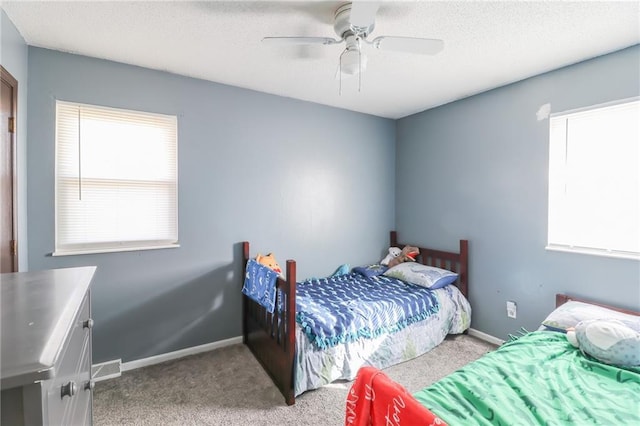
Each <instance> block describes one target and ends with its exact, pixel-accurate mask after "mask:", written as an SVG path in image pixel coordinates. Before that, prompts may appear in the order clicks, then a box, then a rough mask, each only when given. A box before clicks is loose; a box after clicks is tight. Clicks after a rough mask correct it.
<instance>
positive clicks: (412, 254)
mask: <svg viewBox="0 0 640 426" xmlns="http://www.w3.org/2000/svg"><path fill="white" fill-rule="evenodd" d="M419 254H420V250H419V249H418V247H413V246H404V248H403V249H402V251H401V252H400V255H399V256H397V257H394V258H393V259H391V260H390V261H389V268H392V267H394V266H396V265H399V264H401V263H402V262H415V261H416V257H418V255H419Z"/></svg>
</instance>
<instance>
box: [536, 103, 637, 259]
mask: <svg viewBox="0 0 640 426" xmlns="http://www.w3.org/2000/svg"><path fill="white" fill-rule="evenodd" d="M639 126H640V102H639V101H638V100H637V99H634V100H632V101H624V102H622V103H618V104H614V105H606V106H601V107H596V108H590V109H588V110H581V111H575V112H570V113H563V114H558V115H553V116H552V117H551V119H550V139H549V140H550V146H549V229H548V248H550V249H558V250H567V251H579V252H584V253H592V254H600V255H609V256H616V257H627V258H640V129H639Z"/></svg>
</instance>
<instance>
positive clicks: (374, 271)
mask: <svg viewBox="0 0 640 426" xmlns="http://www.w3.org/2000/svg"><path fill="white" fill-rule="evenodd" d="M387 269H389V268H388V267H386V266H384V265H381V264H379V263H374V264H372V265H364V266H356V267H355V268H353V272H357V273H358V274H360V275H364V276H365V277H377V276H378V275H382V274H383V273H384V272H385V271H386V270H387Z"/></svg>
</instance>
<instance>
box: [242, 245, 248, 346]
mask: <svg viewBox="0 0 640 426" xmlns="http://www.w3.org/2000/svg"><path fill="white" fill-rule="evenodd" d="M248 261H249V241H243V242H242V275H241V279H240V282H241V283H242V286H244V275H245V271H246V270H247V262H248ZM240 288H242V287H240ZM247 302H248V300H247V296H245V295H244V294H242V343H244V344H245V345H246V344H247V334H248V329H247V315H248V312H247V310H248V306H247Z"/></svg>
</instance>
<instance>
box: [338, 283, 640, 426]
mask: <svg viewBox="0 0 640 426" xmlns="http://www.w3.org/2000/svg"><path fill="white" fill-rule="evenodd" d="M556 305H557V308H556V309H555V310H554V311H553V312H551V313H550V314H549V316H548V317H547V318H546V319H545V321H544V322H543V325H542V326H541V327H540V329H539V330H537V331H534V332H531V333H527V334H525V335H523V336H522V337H519V338H517V339H515V340H512V341H509V342H507V343H505V344H503V345H502V346H500V348H498V349H497V350H495V351H493V352H489V353H487V354H486V355H484V356H483V357H481V358H479V359H478V360H476V361H474V362H472V363H470V364H468V365H466V366H465V367H463V368H461V369H459V370H457V371H456V372H454V373H452V374H450V375H449V376H446V377H445V378H443V379H441V380H439V381H437V382H435V383H433V384H432V385H430V386H428V387H426V388H424V389H422V390H420V391H419V392H417V393H414V394H413V395H411V394H409V393H408V392H407V391H406V390H405V389H404V388H403V387H402V386H401V385H400V384H398V383H396V382H394V381H393V380H392V379H390V378H388V377H387V376H386V375H385V374H384V373H382V372H381V371H379V370H378V369H375V368H371V367H366V368H363V369H361V370H360V372H359V373H358V376H357V378H356V381H355V382H354V383H353V385H352V387H351V389H350V392H349V395H348V398H347V403H346V412H345V423H346V425H352V424H358V425H359V424H363V425H364V424H366V425H377V424H381V425H382V424H389V423H388V419H389V415H390V413H391V417H392V418H393V419H394V422H393V423H394V424H397V425H403V424H404V425H413V424H416V423H415V422H416V421H417V419H419V424H423V425H443V424H449V425H465V426H473V425H514V424H518V425H520V424H522V425H631V424H634V425H635V424H640V366H633V365H635V363H631V364H630V365H629V366H624V365H623V366H618V365H616V364H615V363H610V362H603V361H600V360H598V359H596V358H595V357H593V356H590V355H589V354H588V353H585V352H582V351H581V350H580V349H578V348H576V347H574V346H572V345H571V343H569V341H568V339H567V335H566V334H565V332H566V329H567V328H570V327H574V326H575V325H576V324H578V323H579V322H580V321H584V320H588V321H591V322H592V323H595V322H600V321H610V319H615V320H618V321H623V322H627V323H630V324H635V327H637V324H639V322H638V318H637V317H638V316H639V315H640V313H639V312H634V311H629V310H622V309H617V308H612V307H609V306H606V305H601V304H598V303H593V302H588V301H585V300H581V299H575V298H571V297H569V296H566V295H557V297H556ZM621 312H622V313H621ZM563 331H564V332H563ZM636 336H637V335H636ZM636 339H637V337H636ZM635 342H636V343H637V340H635ZM583 350H585V349H584V348H583ZM632 350H634V351H635V352H636V355H638V354H637V351H638V349H637V346H636V347H635V349H633V348H632Z"/></svg>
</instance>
